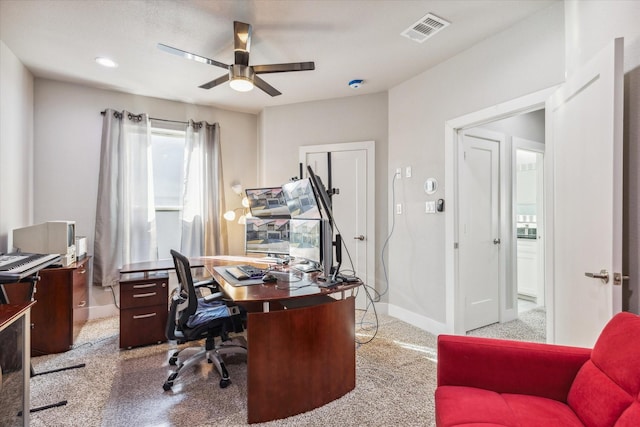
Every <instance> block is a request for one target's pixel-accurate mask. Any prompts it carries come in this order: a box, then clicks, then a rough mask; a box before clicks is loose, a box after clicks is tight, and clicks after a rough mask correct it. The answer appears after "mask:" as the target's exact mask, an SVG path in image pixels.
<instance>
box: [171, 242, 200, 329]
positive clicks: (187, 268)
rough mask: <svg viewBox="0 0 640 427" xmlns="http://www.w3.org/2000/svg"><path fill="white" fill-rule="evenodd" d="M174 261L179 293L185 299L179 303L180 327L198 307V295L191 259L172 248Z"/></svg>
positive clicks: (178, 322) (180, 327)
mask: <svg viewBox="0 0 640 427" xmlns="http://www.w3.org/2000/svg"><path fill="white" fill-rule="evenodd" d="M171 256H172V257H173V263H174V265H175V267H176V274H177V276H178V294H179V295H180V296H181V297H182V299H183V301H182V302H180V303H179V304H178V305H177V309H176V312H177V313H176V314H177V318H176V324H177V326H178V328H179V329H182V327H183V326H184V325H185V324H186V323H187V321H188V320H189V317H190V316H192V315H193V314H195V312H196V310H197V309H198V296H197V295H196V289H195V287H194V285H193V276H192V275H191V265H190V263H189V259H188V258H187V257H185V256H184V255H182V254H181V253H179V252H177V251H174V250H173V249H172V250H171Z"/></svg>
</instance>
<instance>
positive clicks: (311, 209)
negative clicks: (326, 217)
mask: <svg viewBox="0 0 640 427" xmlns="http://www.w3.org/2000/svg"><path fill="white" fill-rule="evenodd" d="M282 191H283V193H284V197H285V200H286V201H287V206H288V209H289V214H290V215H291V218H302V219H321V218H322V216H321V215H320V208H319V207H318V201H317V199H316V195H315V193H314V191H313V188H312V187H311V182H310V181H309V179H308V178H305V179H299V180H297V181H291V182H287V183H286V184H284V185H283V186H282Z"/></svg>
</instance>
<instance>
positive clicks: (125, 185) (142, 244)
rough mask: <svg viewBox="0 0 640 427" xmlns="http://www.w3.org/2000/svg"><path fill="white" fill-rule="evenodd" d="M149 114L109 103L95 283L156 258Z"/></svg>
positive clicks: (107, 282) (100, 184) (102, 155)
mask: <svg viewBox="0 0 640 427" xmlns="http://www.w3.org/2000/svg"><path fill="white" fill-rule="evenodd" d="M151 159H152V157H151V126H150V124H149V117H148V116H147V115H146V114H139V115H135V114H132V113H129V112H127V111H123V112H118V111H115V110H112V109H107V110H106V111H105V113H104V119H103V124H102V147H101V151H100V175H99V181H98V202H97V206H96V229H95V239H94V283H95V284H97V285H102V286H112V285H116V284H117V283H118V279H119V269H120V268H121V267H122V266H123V265H126V264H130V263H133V262H142V261H154V260H157V259H158V247H157V241H156V222H155V208H154V193H153V174H152V172H153V167H152V166H153V165H152V160H151Z"/></svg>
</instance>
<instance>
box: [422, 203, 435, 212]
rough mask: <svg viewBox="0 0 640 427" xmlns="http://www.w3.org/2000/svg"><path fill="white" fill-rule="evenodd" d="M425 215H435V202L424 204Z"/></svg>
mask: <svg viewBox="0 0 640 427" xmlns="http://www.w3.org/2000/svg"><path fill="white" fill-rule="evenodd" d="M424 211H425V213H436V202H435V201H433V200H430V201H427V202H425V207H424Z"/></svg>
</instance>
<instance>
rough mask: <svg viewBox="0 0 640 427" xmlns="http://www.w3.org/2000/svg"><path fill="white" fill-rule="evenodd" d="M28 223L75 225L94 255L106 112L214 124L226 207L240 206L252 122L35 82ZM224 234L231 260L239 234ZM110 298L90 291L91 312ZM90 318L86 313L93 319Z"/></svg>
mask: <svg viewBox="0 0 640 427" xmlns="http://www.w3.org/2000/svg"><path fill="white" fill-rule="evenodd" d="M34 93H35V126H34V129H35V131H34V138H35V156H34V157H35V158H34V166H35V172H34V187H35V192H34V221H35V222H36V223H37V222H42V221H47V220H55V219H71V220H75V221H76V233H77V234H79V235H85V236H87V238H88V249H89V253H92V252H93V236H94V227H95V214H96V198H97V191H98V172H99V164H100V138H101V132H102V116H101V115H100V112H101V111H103V110H104V109H106V108H114V109H116V110H128V111H131V112H133V113H142V112H145V113H148V114H149V115H150V117H155V118H162V119H168V120H179V121H186V120H188V119H195V120H198V121H200V120H205V121H207V122H209V123H214V122H218V123H220V128H221V138H220V139H221V143H222V163H223V174H224V180H225V183H227V184H228V185H226V187H227V191H226V193H225V198H226V202H227V205H228V207H237V206H240V200H239V198H238V197H237V196H236V195H235V194H234V193H233V192H232V191H231V188H230V185H231V182H233V181H240V182H242V183H243V184H246V185H255V184H256V180H257V178H256V176H257V175H256V166H257V154H256V152H257V116H256V115H254V114H246V113H236V112H230V111H225V110H221V109H218V108H213V107H206V106H199V105H191V104H183V103H180V102H174V101H166V100H162V99H157V98H148V97H143V96H137V95H131V94H125V93H120V92H113V91H108V90H101V89H94V88H89V87H85V86H80V85H74V84H70V83H63V82H58V81H53V80H46V79H39V78H38V79H36V80H35V89H34ZM238 231H239V230H237V229H236V228H235V227H230V229H229V248H230V252H231V253H239V252H244V235H243V234H242V233H238ZM112 302H113V301H112V299H111V294H110V292H105V291H103V290H102V289H101V288H98V287H95V288H92V289H91V295H90V307H91V308H92V312H93V311H96V310H94V309H97V306H103V305H109V304H111V303H112ZM92 315H93V314H92Z"/></svg>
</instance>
